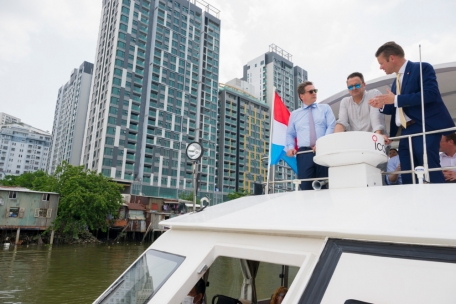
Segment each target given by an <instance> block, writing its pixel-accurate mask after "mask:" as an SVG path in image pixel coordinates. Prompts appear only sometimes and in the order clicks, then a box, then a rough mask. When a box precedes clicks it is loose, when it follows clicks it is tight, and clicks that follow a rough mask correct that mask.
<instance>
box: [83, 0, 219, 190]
mask: <svg viewBox="0 0 456 304" xmlns="http://www.w3.org/2000/svg"><path fill="white" fill-rule="evenodd" d="M218 15H219V11H218V10H217V9H215V8H214V7H212V6H211V5H210V4H208V3H206V2H204V1H202V0H192V1H186V0H175V1H166V0H159V1H151V2H149V1H147V0H122V1H119V0H104V1H103V8H102V15H101V19H100V28H99V35H98V46H97V52H96V59H95V69H94V74H93V79H92V89H91V96H90V102H89V107H88V117H87V123H86V127H85V135H84V143H83V154H82V156H81V163H82V164H83V165H84V166H85V167H86V168H88V169H92V170H96V171H98V172H101V173H102V174H104V175H105V176H110V177H113V178H115V179H118V180H124V181H133V180H136V181H139V182H140V183H141V184H142V190H141V191H142V193H143V194H144V195H152V194H154V195H155V193H158V192H159V189H157V187H158V188H165V189H168V190H169V191H166V192H167V193H168V194H167V195H168V196H173V195H174V197H176V193H177V189H191V188H192V187H193V185H192V179H191V167H192V166H191V162H189V161H188V160H187V159H186V156H185V149H186V146H187V144H188V143H191V142H193V141H200V142H201V144H202V146H203V147H204V149H205V151H204V157H206V158H207V162H206V163H202V164H201V167H200V170H201V171H202V179H201V186H200V190H201V191H205V190H206V191H209V190H212V191H213V185H214V183H215V160H216V153H217V151H216V144H217V139H216V134H217V110H218V108H217V104H218V103H217V96H218V76H219V47H220V20H219V19H218ZM164 192H165V191H161V192H160V193H164Z"/></svg>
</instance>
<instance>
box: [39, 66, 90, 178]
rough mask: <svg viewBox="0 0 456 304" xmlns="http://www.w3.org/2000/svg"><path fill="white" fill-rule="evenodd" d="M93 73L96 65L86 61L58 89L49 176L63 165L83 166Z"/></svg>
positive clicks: (48, 167) (48, 168)
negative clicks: (83, 146) (82, 158)
mask: <svg viewBox="0 0 456 304" xmlns="http://www.w3.org/2000/svg"><path fill="white" fill-rule="evenodd" d="M92 72H93V64H92V63H89V62H86V61H84V62H83V63H82V64H81V65H80V66H79V69H74V70H73V72H72V73H71V76H70V80H69V81H68V82H67V83H66V84H65V85H63V86H62V87H61V88H60V89H59V92H58V95H57V103H56V105H55V112H54V124H53V127H52V144H51V152H50V156H49V160H48V162H49V163H48V166H47V170H48V172H49V173H53V172H54V171H55V169H56V168H57V166H58V165H59V164H60V163H61V162H62V161H67V162H68V163H70V164H71V165H74V166H79V165H80V161H81V152H82V142H83V138H84V128H85V123H86V117H87V106H88V104H89V96H90V85H91V82H92Z"/></svg>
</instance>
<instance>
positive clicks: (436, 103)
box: [383, 61, 454, 136]
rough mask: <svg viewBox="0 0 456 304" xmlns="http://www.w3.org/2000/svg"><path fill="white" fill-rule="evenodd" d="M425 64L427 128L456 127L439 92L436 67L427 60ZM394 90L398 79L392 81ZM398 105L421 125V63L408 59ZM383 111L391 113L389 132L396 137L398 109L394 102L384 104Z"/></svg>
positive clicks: (424, 91) (424, 83) (392, 89)
mask: <svg viewBox="0 0 456 304" xmlns="http://www.w3.org/2000/svg"><path fill="white" fill-rule="evenodd" d="M422 66H423V87H424V89H423V93H424V116H425V122H426V125H425V126H426V131H435V130H439V129H446V128H451V127H454V121H453V119H452V118H451V115H450V113H449V112H448V109H447V108H446V106H445V104H444V103H443V100H442V97H441V95H440V91H439V86H438V84H437V77H436V76H435V71H434V68H433V67H432V66H431V65H430V64H429V63H426V62H423V63H422ZM391 91H392V92H393V93H396V80H394V81H393V86H392V87H391ZM397 105H398V107H402V109H403V111H404V113H405V114H406V115H407V116H408V117H410V119H413V120H414V121H415V123H417V124H419V126H422V124H423V120H422V114H421V81H420V64H419V63H418V62H411V61H409V62H408V63H407V66H406V67H405V73H404V76H403V78H402V84H401V94H400V95H399V96H397ZM383 114H390V115H391V125H390V134H391V136H395V135H396V134H397V130H398V126H396V108H395V107H394V104H391V105H385V107H384V109H383ZM450 133H451V132H450Z"/></svg>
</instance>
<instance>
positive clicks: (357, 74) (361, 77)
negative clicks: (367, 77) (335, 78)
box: [347, 72, 364, 83]
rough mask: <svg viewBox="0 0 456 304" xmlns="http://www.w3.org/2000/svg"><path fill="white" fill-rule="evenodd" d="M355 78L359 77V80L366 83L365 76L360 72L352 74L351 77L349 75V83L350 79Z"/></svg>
mask: <svg viewBox="0 0 456 304" xmlns="http://www.w3.org/2000/svg"><path fill="white" fill-rule="evenodd" d="M355 77H359V79H361V81H362V83H364V76H363V74H361V73H360V72H353V73H351V74H350V75H348V77H347V81H348V80H349V79H350V78H355Z"/></svg>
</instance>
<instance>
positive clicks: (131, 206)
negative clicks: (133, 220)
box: [128, 203, 146, 211]
mask: <svg viewBox="0 0 456 304" xmlns="http://www.w3.org/2000/svg"><path fill="white" fill-rule="evenodd" d="M128 209H130V210H143V211H145V210H146V207H145V206H144V205H141V204H133V203H130V204H128Z"/></svg>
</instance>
